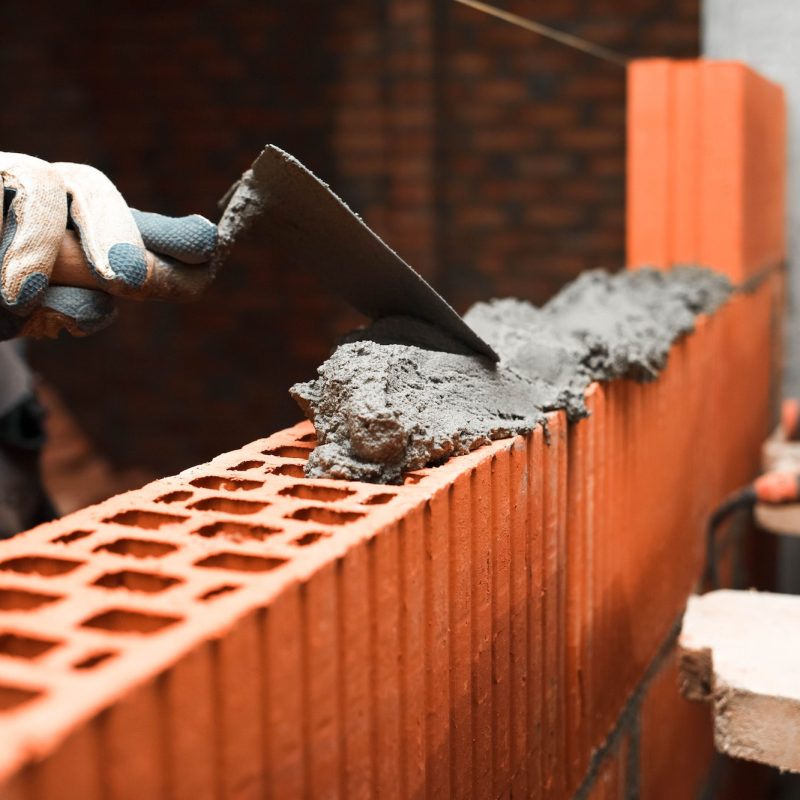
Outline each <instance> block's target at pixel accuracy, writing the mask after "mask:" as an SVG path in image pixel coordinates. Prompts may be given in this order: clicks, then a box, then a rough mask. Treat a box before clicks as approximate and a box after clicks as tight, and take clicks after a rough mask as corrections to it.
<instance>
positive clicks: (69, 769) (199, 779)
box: [0, 275, 779, 800]
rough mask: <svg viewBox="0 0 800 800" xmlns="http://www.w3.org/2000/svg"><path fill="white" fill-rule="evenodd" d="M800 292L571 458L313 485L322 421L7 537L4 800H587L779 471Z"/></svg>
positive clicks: (527, 458)
mask: <svg viewBox="0 0 800 800" xmlns="http://www.w3.org/2000/svg"><path fill="white" fill-rule="evenodd" d="M778 283H779V277H778V276H777V275H774V276H773V277H771V278H770V279H768V280H767V281H766V282H764V283H763V284H762V285H761V287H760V288H759V289H758V290H757V291H756V292H755V293H753V294H750V295H740V296H737V297H736V298H735V299H733V300H732V301H731V302H730V303H729V304H728V305H727V306H726V307H724V308H723V309H722V310H720V311H719V312H718V313H717V314H716V315H715V316H713V317H711V318H708V319H702V320H700V323H699V325H698V330H697V331H696V333H694V334H693V335H691V336H689V337H687V338H686V339H684V340H683V341H681V342H680V343H678V344H677V345H676V346H675V347H674V348H673V351H672V353H671V356H670V360H669V364H668V366H667V368H666V370H665V371H664V373H663V374H662V376H661V377H660V378H659V380H657V381H656V382H654V383H651V384H646V385H641V384H635V383H632V382H628V381H620V382H617V383H614V384H612V385H608V386H600V385H594V386H593V387H592V388H591V390H590V392H589V396H588V403H589V406H590V409H591V412H592V413H591V416H590V417H589V419H587V420H584V421H581V422H580V423H577V424H575V425H571V426H568V425H567V424H566V421H565V418H564V415H563V413H556V414H551V415H550V417H549V421H548V432H547V438H548V439H549V444H548V443H546V440H545V435H544V433H543V431H542V430H537V431H535V432H534V433H532V434H531V435H529V436H527V437H517V438H515V439H508V440H503V441H498V442H495V443H493V444H492V445H489V446H486V447H483V448H481V449H479V450H477V451H475V452H474V453H472V454H470V455H467V456H463V457H460V458H456V459H453V460H451V461H450V462H448V463H447V464H445V465H444V466H441V467H438V468H431V469H426V470H421V471H419V472H416V473H412V474H410V475H409V476H408V477H407V479H406V483H405V485H403V486H398V487H395V486H375V485H368V484H359V483H347V482H341V481H324V480H323V481H310V480H306V479H305V478H303V475H302V467H303V463H304V459H305V458H306V457H307V454H308V452H309V450H310V449H311V448H312V447H313V446H314V434H313V430H312V429H311V426H310V425H309V424H307V423H303V424H301V425H299V426H297V427H295V428H292V429H289V430H287V431H284V432H281V433H278V434H275V435H274V436H271V437H269V438H268V439H264V440H259V441H256V442H253V443H252V444H249V445H247V446H246V447H244V448H242V449H241V450H239V451H236V452H233V453H228V454H225V455H222V456H219V457H218V458H216V459H214V460H213V461H212V462H210V463H209V464H206V465H203V466H200V467H197V468H194V469H191V470H188V471H187V472H185V473H182V474H181V475H178V476H175V477H173V478H166V479H164V480H161V481H157V482H155V483H151V484H149V485H148V486H146V487H144V488H143V489H141V490H139V491H136V492H131V493H128V494H125V495H121V496H118V497H115V498H113V499H111V500H109V501H107V502H105V503H103V504H101V505H98V506H94V507H92V508H90V509H86V510H85V511H82V512H78V513H76V514H73V515H71V516H68V517H66V518H64V519H62V520H60V521H57V522H54V523H51V524H49V525H45V526H42V527H40V528H37V529H35V530H33V531H30V532H28V533H26V534H23V535H21V536H19V537H17V538H16V539H13V540H10V541H8V542H4V543H3V545H2V550H1V551H0V609H2V611H0V625H1V626H2V628H1V629H0V707H1V708H0V744H2V747H0V777H1V778H2V780H3V781H4V782H5V783H4V786H5V788H4V790H3V792H0V796H3V797H12V798H13V797H16V796H21V797H25V798H26V800H30V798H33V797H35V798H42V800H44V799H46V798H47V799H49V798H68V797H80V798H94V797H103V798H128V797H131V798H132V797H137V798H140V797H148V798H151V797H152V798H161V797H170V798H173V797H175V798H189V797H191V798H193V800H196V799H197V798H204V797H215V798H216V797H223V798H233V797H237V798H238V797H264V796H270V797H276V798H284V797H295V796H299V795H302V794H303V793H304V792H305V793H307V794H311V795H313V796H341V797H359V796H364V797H366V796H379V795H380V796H427V797H442V796H449V795H456V796H469V795H470V794H472V795H473V796H476V797H485V796H490V795H502V794H505V793H507V792H508V791H510V790H512V789H513V791H514V792H515V794H516V793H517V792H519V793H520V794H522V795H529V796H540V797H550V798H561V797H566V796H570V795H571V794H572V793H573V792H574V791H575V790H576V788H577V787H578V786H579V785H581V783H582V781H583V779H584V776H585V774H586V771H587V769H588V767H589V763H590V758H591V755H592V753H593V752H594V751H595V750H596V748H597V747H599V746H600V745H601V744H602V742H603V741H604V740H605V738H606V737H607V736H608V734H609V732H610V731H611V729H612V728H613V726H614V723H615V720H616V719H617V717H618V715H619V714H620V712H621V710H622V709H623V707H624V706H625V703H626V701H627V699H628V697H629V695H630V693H631V692H632V691H633V689H634V688H635V686H636V685H637V683H638V682H639V681H640V680H641V676H642V675H643V674H644V672H645V670H646V668H647V665H648V664H649V663H650V662H651V660H652V659H653V658H654V657H655V655H656V653H657V652H658V649H659V647H660V645H661V643H662V641H663V640H664V639H665V637H666V636H667V635H668V634H669V631H670V629H671V626H672V625H673V623H674V620H675V619H676V618H677V616H678V614H679V613H680V611H681V610H682V608H683V605H684V602H685V600H686V597H687V594H688V593H689V592H690V590H691V589H692V586H693V585H694V584H695V582H696V580H697V577H698V575H699V572H700V569H701V565H702V558H703V537H702V532H703V522H704V520H705V517H706V515H707V513H708V511H709V509H710V508H711V507H712V506H713V505H714V504H715V503H716V502H717V501H718V500H719V499H720V498H721V497H722V496H723V495H724V494H725V493H726V492H727V491H728V490H730V489H731V488H733V487H734V486H736V485H739V484H741V483H743V482H744V481H745V480H747V479H748V478H750V477H751V476H752V474H753V473H754V471H755V469H756V467H757V464H758V457H759V448H760V444H761V441H762V439H763V437H764V435H765V434H766V420H767V417H768V414H767V410H768V407H769V396H770V379H771V374H772V366H771V364H770V359H769V358H765V357H764V353H769V352H770V341H771V336H772V335H773V331H774V326H773V317H774V315H775V313H776V301H775V298H776V296H777V294H778V293H777V287H778ZM745 331H746V334H745ZM733 430H735V431H736V435H735V436H732V435H731V431H733ZM676 498H680V502H676V500H675V499H676ZM675 702H678V700H677V696H676V698H675ZM608 780H609V781H611V782H612V783H613V780H615V779H614V778H613V777H612V778H608ZM598 791H599V790H598ZM609 791H611V790H609ZM15 792H19V793H20V794H19V795H16V794H15Z"/></svg>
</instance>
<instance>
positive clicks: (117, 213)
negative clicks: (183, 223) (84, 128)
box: [53, 162, 147, 289]
mask: <svg viewBox="0 0 800 800" xmlns="http://www.w3.org/2000/svg"><path fill="white" fill-rule="evenodd" d="M53 166H54V167H55V168H56V169H57V170H58V172H59V174H60V175H61V177H62V179H63V181H64V187H65V189H66V191H67V195H68V198H69V208H68V215H69V222H70V223H71V224H72V225H73V226H74V227H75V229H76V230H77V232H78V236H79V238H80V242H81V248H82V249H83V252H84V255H85V256H86V260H87V262H88V263H89V266H90V268H91V269H92V270H93V271H94V272H95V273H96V274H97V275H98V276H99V277H100V278H102V279H103V280H106V281H111V282H113V283H119V284H122V285H123V286H126V287H130V288H133V289H136V288H138V287H139V286H141V285H142V284H143V283H144V281H145V278H146V277H147V264H146V261H145V248H144V244H143V242H142V237H141V235H140V234H139V229H138V228H137V227H136V222H135V221H134V219H133V215H132V214H131V212H130V209H129V208H128V204H127V203H126V202H125V199H124V198H123V197H122V195H121V194H120V193H119V191H118V190H117V187H116V186H114V184H113V183H111V181H110V180H109V179H108V178H107V177H106V176H105V175H104V174H103V173H102V172H100V170H97V169H95V168H94V167H90V166H88V165H86V164H68V163H63V162H62V163H57V164H54V165H53Z"/></svg>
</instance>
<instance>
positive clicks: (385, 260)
mask: <svg viewBox="0 0 800 800" xmlns="http://www.w3.org/2000/svg"><path fill="white" fill-rule="evenodd" d="M220 206H221V207H224V211H223V213H222V217H221V219H220V221H219V224H218V229H219V245H218V247H217V250H216V252H215V254H214V257H213V259H212V269H211V270H210V271H209V270H208V269H198V268H197V267H192V266H181V265H175V264H172V265H168V266H164V264H163V263H159V262H158V259H154V258H151V259H150V266H149V268H148V278H147V281H146V282H145V284H144V285H143V286H141V287H139V288H137V289H136V290H135V291H130V290H128V289H126V288H125V287H121V286H116V285H115V287H114V289H113V291H114V293H115V294H119V295H122V296H126V295H128V296H131V297H133V298H135V299H144V298H147V297H152V298H159V299H175V300H178V299H191V298H192V297H194V296H196V295H197V294H199V293H200V292H201V291H202V290H203V289H204V288H205V286H206V284H207V283H208V281H209V280H210V279H211V277H212V275H213V274H214V273H215V272H216V270H218V269H219V268H220V267H221V266H222V265H223V264H224V263H225V261H226V260H227V259H228V257H229V255H230V253H231V251H232V250H233V249H234V247H235V245H236V243H237V242H238V241H240V240H241V239H243V238H245V237H248V238H253V237H257V241H258V243H259V246H260V247H262V248H263V250H264V252H265V254H268V255H269V256H271V257H272V258H273V259H274V260H275V263H276V264H277V265H278V266H279V267H281V268H286V267H289V266H291V267H296V268H299V269H304V270H308V271H309V272H311V273H313V274H314V275H316V277H317V278H318V279H319V280H320V282H321V283H322V284H324V285H325V286H326V287H327V288H328V289H329V290H330V291H331V292H333V293H335V294H337V295H339V296H340V297H342V298H343V299H344V300H346V301H347V302H348V303H349V304H350V305H352V306H353V307H354V308H355V309H356V310H358V311H360V312H362V313H363V314H366V315H367V316H368V317H370V318H372V319H379V318H381V317H387V316H396V315H403V316H409V317H416V318H418V319H422V320H425V321H426V322H430V323H432V324H433V325H436V326H438V327H439V328H441V329H443V330H445V331H446V332H448V333H449V334H451V336H452V337H453V338H454V339H456V340H457V342H458V343H460V344H461V345H462V346H463V345H466V346H467V347H468V348H469V349H470V350H472V351H473V352H475V353H477V354H479V355H481V356H485V357H486V358H488V359H490V360H491V361H492V362H497V361H498V360H499V358H498V356H497V354H496V353H495V351H494V350H493V349H492V348H491V347H490V346H489V345H488V344H487V343H486V342H485V341H483V339H481V338H480V337H479V336H478V335H477V334H476V333H475V331H473V330H472V329H471V328H470V327H469V326H468V325H467V324H466V323H465V322H464V320H463V319H461V317H460V316H459V315H458V314H457V313H456V312H455V311H454V310H453V308H452V307H451V306H450V305H449V304H448V303H447V302H446V301H445V300H444V298H442V297H441V295H439V294H438V293H437V292H436V291H435V290H434V289H433V288H432V287H431V286H430V285H429V284H428V283H427V282H426V281H425V280H424V279H423V278H422V276H421V275H419V274H418V273H417V272H416V271H415V270H414V269H412V268H411V267H410V266H409V265H408V264H407V263H406V262H405V261H403V259H402V258H400V256H399V255H397V253H395V252H394V251H393V250H392V249H391V248H390V247H389V246H388V245H386V244H385V243H384V242H383V241H382V240H381V239H380V238H379V237H378V236H377V235H376V234H375V233H374V232H373V231H372V230H370V228H368V227H367V225H366V224H365V223H364V222H363V220H362V219H361V218H360V217H359V216H358V215H357V214H355V213H354V212H353V211H351V210H350V209H349V208H348V207H347V206H346V205H345V204H344V202H342V201H341V200H340V199H339V198H338V197H337V196H336V195H335V194H334V193H333V192H332V191H331V190H330V189H329V188H328V187H327V186H326V185H325V184H324V183H323V182H322V181H321V180H319V178H317V177H316V176H315V175H314V174H313V173H312V172H311V171H310V170H308V169H307V168H306V167H304V166H303V165H302V164H301V163H300V162H299V161H297V159H295V158H294V157H292V156H290V155H289V154H288V153H285V152H284V151H283V150H281V149H279V148H278V147H274V146H273V145H267V147H265V148H264V150H263V151H262V152H261V155H259V157H258V158H257V159H256V160H255V161H254V162H253V165H252V166H251V167H250V169H249V170H247V172H245V173H244V174H243V175H242V177H241V178H240V179H239V180H238V181H237V182H236V183H235V184H234V185H233V186H232V187H231V188H230V190H229V191H228V192H227V194H226V195H225V197H223V199H222V200H221V201H220ZM52 282H53V284H60V285H62V286H78V287H84V288H90V289H100V290H101V291H102V290H104V289H107V287H104V286H103V284H102V283H100V282H99V281H98V279H97V278H96V277H95V276H94V275H93V273H92V270H91V269H90V268H89V266H88V264H87V263H86V260H85V258H84V256H83V253H82V251H81V249H80V244H79V243H78V241H77V239H76V237H75V236H74V234H73V233H72V232H71V231H67V233H66V234H65V236H64V239H63V241H62V246H61V251H60V252H59V255H58V259H57V261H56V264H55V268H54V270H53V278H52ZM454 348H455V345H454Z"/></svg>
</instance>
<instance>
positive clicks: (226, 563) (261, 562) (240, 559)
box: [195, 553, 286, 572]
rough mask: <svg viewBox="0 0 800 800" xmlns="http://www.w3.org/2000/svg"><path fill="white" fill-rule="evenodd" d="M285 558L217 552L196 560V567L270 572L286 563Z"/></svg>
mask: <svg viewBox="0 0 800 800" xmlns="http://www.w3.org/2000/svg"><path fill="white" fill-rule="evenodd" d="M285 562H286V559H284V558H265V557H264V556H248V555H245V554H244V553H216V554H215V555H213V556H207V557H206V558H203V559H201V560H200V561H196V562H195V566H196V567H210V568H213V569H229V570H233V571H235V572H268V571H269V570H271V569H275V567H279V566H280V565H281V564H284V563H285Z"/></svg>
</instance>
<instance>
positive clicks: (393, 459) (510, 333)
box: [291, 267, 732, 483]
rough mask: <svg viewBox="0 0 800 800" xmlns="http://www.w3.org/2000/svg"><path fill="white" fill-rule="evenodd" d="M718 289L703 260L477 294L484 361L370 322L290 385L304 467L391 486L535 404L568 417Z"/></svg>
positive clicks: (663, 343)
mask: <svg viewBox="0 0 800 800" xmlns="http://www.w3.org/2000/svg"><path fill="white" fill-rule="evenodd" d="M731 291H732V287H731V285H730V283H729V282H728V280H727V279H726V278H725V277H724V276H722V275H720V274H718V273H714V272H711V271H710V270H703V269H694V268H689V267H686V268H680V269H675V270H672V271H669V272H662V271H657V270H636V271H623V272H619V273H616V274H609V273H607V272H603V271H599V270H598V271H593V272H587V273H584V274H583V275H581V276H580V277H579V278H578V279H577V280H576V281H574V282H573V283H571V284H569V285H568V286H566V287H565V288H564V289H563V290H562V291H561V292H560V293H559V294H558V295H556V296H555V297H554V298H553V299H552V300H551V301H550V302H548V303H547V304H546V305H545V306H543V307H542V308H536V307H535V306H533V305H531V304H530V303H527V302H524V301H522V300H513V299H507V300H492V301H490V302H488V303H478V304H477V305H475V306H473V307H472V308H471V309H470V311H469V312H468V313H467V314H466V315H465V320H466V322H467V323H468V324H469V325H470V326H471V327H472V328H474V330H475V332H476V333H477V334H478V335H479V336H481V337H482V338H483V339H485V340H486V341H487V342H488V343H489V344H490V345H491V346H492V347H493V348H494V349H495V350H496V351H497V352H498V353H499V355H500V363H499V364H496V365H495V364H493V363H492V362H491V361H490V360H488V359H486V358H482V357H480V356H476V355H473V354H471V352H470V351H469V350H467V349H466V348H465V347H463V346H461V345H459V344H458V342H456V341H454V340H453V339H452V338H451V337H450V336H448V334H446V333H444V332H442V331H440V330H438V329H436V328H434V327H433V326H431V325H429V324H427V323H425V322H421V321H419V320H414V319H410V318H408V317H390V318H385V319H382V320H380V321H378V322H376V323H373V324H372V325H371V326H370V327H368V328H366V329H364V330H361V331H356V332H355V333H353V334H350V335H349V336H348V337H347V338H346V340H345V341H344V342H343V343H342V344H341V345H340V346H339V347H338V348H337V349H336V350H335V352H334V353H333V354H332V355H331V357H330V358H329V359H328V360H327V361H326V362H325V363H324V364H323V365H322V366H321V367H320V368H319V370H318V377H317V378H316V379H315V380H312V381H309V382H308V383H302V384H297V385H296V386H294V387H292V389H291V394H292V396H293V397H294V398H295V400H296V401H297V402H298V404H299V405H300V407H301V408H302V409H303V412H304V413H305V414H306V416H307V417H308V418H309V419H310V420H311V421H312V422H313V423H314V427H315V428H316V430H317V436H318V440H319V445H318V446H317V447H316V449H315V450H314V451H313V453H312V454H311V457H310V459H309V461H308V465H307V467H306V474H307V475H308V476H309V477H312V478H323V477H324V478H346V479H349V480H360V481H369V482H377V483H399V482H400V481H401V480H402V476H403V473H405V472H406V471H408V470H413V469H419V468H420V467H424V466H428V465H432V464H438V463H441V462H443V461H445V460H446V459H447V458H449V457H450V456H453V455H459V454H463V453H467V452H469V451H471V450H474V449H475V448H476V447H479V446H480V445H483V444H486V443H487V442H489V441H490V440H492V439H499V438H504V437H507V436H512V435H515V434H521V433H527V432H529V431H530V430H532V429H533V428H534V427H535V426H536V425H538V424H544V421H545V413H546V412H548V411H553V410H555V409H564V410H565V411H566V413H567V416H568V417H569V419H570V420H572V421H575V420H579V419H581V418H582V417H584V416H586V413H587V411H586V406H585V403H584V393H585V391H586V389H587V387H588V386H589V384H590V383H591V382H592V381H594V380H601V381H608V380H613V379H614V378H619V377H627V378H632V379H635V380H639V381H647V380H652V379H654V378H655V377H656V376H657V375H658V373H659V371H660V370H661V369H662V368H663V367H664V365H665V363H666V361H667V356H668V354H669V349H670V346H671V345H672V344H673V342H675V340H676V339H678V338H679V337H680V336H682V335H684V334H686V333H689V332H690V331H692V330H693V328H694V323H695V319H696V317H697V315H698V314H701V313H713V312H714V311H715V310H716V309H717V308H718V307H719V306H720V305H721V304H722V303H724V302H725V301H726V300H727V298H728V296H729V295H730V293H731Z"/></svg>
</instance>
